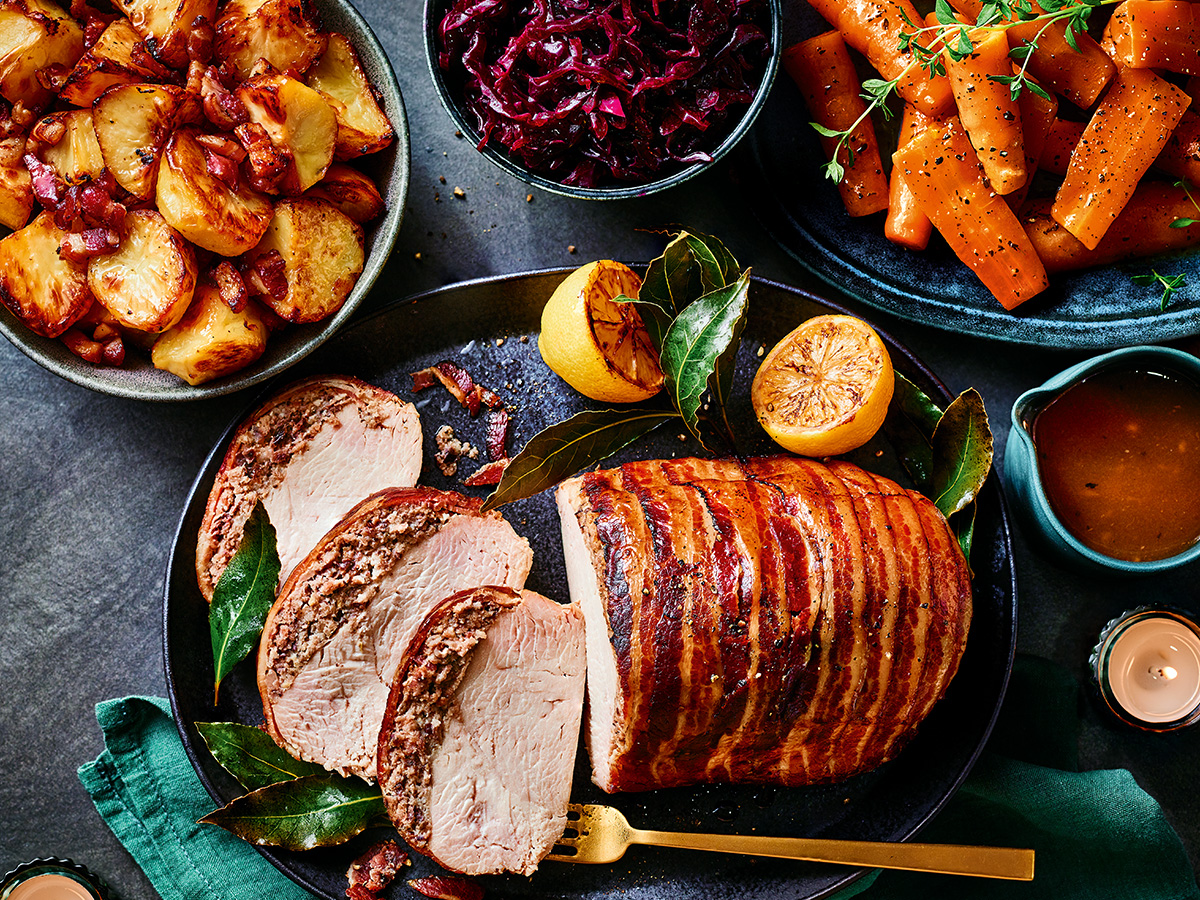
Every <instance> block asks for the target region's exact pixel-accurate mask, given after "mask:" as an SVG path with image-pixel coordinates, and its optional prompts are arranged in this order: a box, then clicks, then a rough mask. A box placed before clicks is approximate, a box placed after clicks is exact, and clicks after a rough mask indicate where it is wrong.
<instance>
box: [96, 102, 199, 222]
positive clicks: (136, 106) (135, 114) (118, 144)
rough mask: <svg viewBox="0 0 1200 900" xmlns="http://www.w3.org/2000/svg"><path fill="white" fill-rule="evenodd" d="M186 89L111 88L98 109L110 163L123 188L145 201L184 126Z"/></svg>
mask: <svg viewBox="0 0 1200 900" xmlns="http://www.w3.org/2000/svg"><path fill="white" fill-rule="evenodd" d="M184 100H185V92H184V90H183V88H178V87H175V86H174V85H169V84H122V85H117V86H116V87H111V88H109V89H108V90H107V91H105V92H104V93H103V94H101V95H100V97H99V99H97V100H96V102H95V104H93V106H92V122H93V125H94V126H95V128H96V140H97V142H98V143H99V144H100V152H101V154H103V156H104V163H105V165H106V166H107V167H108V171H109V172H111V173H112V176H113V178H115V179H116V180H117V184H119V185H120V186H121V187H123V188H125V190H127V191H129V193H131V194H133V195H134V196H136V197H139V198H141V199H142V200H149V199H150V198H151V197H153V196H154V187H155V183H156V181H157V179H158V165H159V159H160V158H161V157H162V150H163V146H164V145H165V144H166V143H167V138H169V137H170V136H171V132H172V131H173V130H174V129H175V127H176V126H177V125H178V116H179V113H180V111H181V109H182V108H183V103H184Z"/></svg>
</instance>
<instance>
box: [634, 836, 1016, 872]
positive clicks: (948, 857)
mask: <svg viewBox="0 0 1200 900" xmlns="http://www.w3.org/2000/svg"><path fill="white" fill-rule="evenodd" d="M630 831H631V834H630V837H629V841H630V843H634V844H654V845H656V846H660V847H678V848H681V849H684V850H716V851H717V852H719V853H748V854H752V855H754V856H774V857H779V858H781V859H803V860H808V861H810V862H825V863H840V864H843V865H850V866H867V867H869V868H873V869H906V870H908V871H912V872H941V873H943V874H947V875H976V876H980V877H983V878H1008V879H1012V880H1015V881H1032V880H1033V851H1032V850H1024V849H1017V848H1013V847H976V846H971V845H965V844H910V843H882V842H876V841H841V840H831V839H825V838H777V837H763V836H759V835H736V834H730V835H725V834H722V835H709V834H686V833H681V832H674V831H643V830H641V829H637V828H634V829H630Z"/></svg>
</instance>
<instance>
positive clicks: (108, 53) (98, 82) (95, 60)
mask: <svg viewBox="0 0 1200 900" xmlns="http://www.w3.org/2000/svg"><path fill="white" fill-rule="evenodd" d="M140 43H142V38H141V36H140V35H139V34H138V33H137V32H136V31H135V30H134V28H133V26H132V25H130V24H129V20H128V19H116V20H115V21H113V23H112V24H111V25H109V26H108V27H107V28H105V29H104V32H103V33H102V34H101V35H100V39H99V40H98V41H96V43H95V44H94V45H93V46H92V48H91V49H90V50H88V51H87V52H86V53H84V54H83V56H81V57H80V59H79V62H77V63H75V68H73V69H72V70H71V74H70V75H68V76H67V80H66V81H65V82H64V83H63V86H62V90H61V91H59V92H58V96H59V97H61V98H62V99H63V100H66V101H67V102H68V103H73V104H75V105H76V106H91V105H92V101H93V100H95V99H96V98H97V97H99V96H100V95H101V94H103V93H104V92H105V91H106V90H107V89H108V88H110V87H112V86H113V85H114V84H133V83H135V82H139V81H153V80H155V78H154V72H153V71H151V70H150V69H149V68H148V67H146V66H143V65H139V64H138V63H137V61H136V60H135V59H134V54H133V48H134V47H136V46H137V45H138V44H140Z"/></svg>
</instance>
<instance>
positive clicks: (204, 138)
mask: <svg viewBox="0 0 1200 900" xmlns="http://www.w3.org/2000/svg"><path fill="white" fill-rule="evenodd" d="M196 143H197V144H199V145H200V146H201V147H207V148H208V149H209V150H211V151H213V152H214V153H220V154H221V155H222V156H228V157H229V158H230V159H232V160H233V161H234V162H236V163H240V162H241V161H242V160H243V159H245V158H246V148H245V147H243V146H242V145H241V144H239V143H238V142H237V141H235V140H234V139H233V138H230V137H226V136H225V135H223V134H198V135H196Z"/></svg>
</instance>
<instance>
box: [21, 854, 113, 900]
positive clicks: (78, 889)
mask: <svg viewBox="0 0 1200 900" xmlns="http://www.w3.org/2000/svg"><path fill="white" fill-rule="evenodd" d="M107 896H108V894H107V892H106V891H105V889H104V888H103V882H100V881H99V880H98V879H97V878H96V877H95V876H94V875H92V873H91V872H89V871H88V870H87V869H85V868H84V867H83V866H81V865H79V864H78V863H75V862H72V861H71V860H69V859H57V858H55V857H46V858H44V859H35V860H34V861H33V862H29V863H25V864H24V865H22V866H18V867H17V868H16V869H14V870H13V871H11V872H9V873H8V874H7V875H5V876H4V880H3V883H0V900H104V898H106V897H107Z"/></svg>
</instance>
